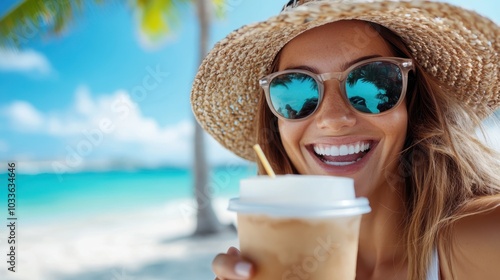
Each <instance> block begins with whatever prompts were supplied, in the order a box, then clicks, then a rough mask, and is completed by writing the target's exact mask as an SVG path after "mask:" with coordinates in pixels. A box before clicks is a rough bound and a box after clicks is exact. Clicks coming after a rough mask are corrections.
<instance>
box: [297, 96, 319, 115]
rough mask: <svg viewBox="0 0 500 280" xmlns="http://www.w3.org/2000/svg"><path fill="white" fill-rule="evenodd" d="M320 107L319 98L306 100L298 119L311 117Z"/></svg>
mask: <svg viewBox="0 0 500 280" xmlns="http://www.w3.org/2000/svg"><path fill="white" fill-rule="evenodd" d="M317 105H318V98H317V97H312V98H308V99H306V101H305V102H304V105H302V108H301V109H300V111H299V113H298V114H297V117H296V118H297V119H300V118H304V117H307V116H309V115H310V114H311V113H312V112H313V111H314V110H315V109H316V106H317Z"/></svg>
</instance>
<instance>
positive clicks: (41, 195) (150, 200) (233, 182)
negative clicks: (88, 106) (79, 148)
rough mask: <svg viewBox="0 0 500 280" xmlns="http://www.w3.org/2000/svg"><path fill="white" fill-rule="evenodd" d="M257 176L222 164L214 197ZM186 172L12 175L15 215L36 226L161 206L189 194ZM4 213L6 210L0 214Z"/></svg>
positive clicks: (2, 205)
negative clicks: (13, 177) (247, 178)
mask: <svg viewBox="0 0 500 280" xmlns="http://www.w3.org/2000/svg"><path fill="white" fill-rule="evenodd" d="M255 174H256V169H255V167H254V166H222V167H217V168H213V169H212V170H211V172H210V175H209V181H210V192H211V194H212V197H213V198H218V197H232V196H236V195H237V193H238V184H239V180H240V179H242V178H245V177H250V176H253V175H255ZM192 176H193V173H192V170H190V169H179V168H162V169H153V170H151V169H144V170H135V171H106V172H81V173H71V174H70V173H68V174H62V175H58V174H51V173H45V174H36V175H28V174H16V216H17V217H18V218H19V219H20V220H22V221H23V222H28V223H37V222H47V221H58V220H61V219H65V218H69V219H75V218H85V217H90V216H95V215H102V214H116V213H120V212H124V211H133V210H135V209H143V208H147V207H155V206H160V207H161V206H163V205H166V204H168V203H173V202H175V201H176V200H179V199H188V198H192V197H194V196H193V177H192ZM7 179H8V178H7V174H6V173H2V174H0V182H4V185H5V187H1V188H0V190H1V191H0V212H4V213H5V214H4V215H1V216H6V212H7V188H6V187H7V183H8V181H7ZM2 210H5V211H2Z"/></svg>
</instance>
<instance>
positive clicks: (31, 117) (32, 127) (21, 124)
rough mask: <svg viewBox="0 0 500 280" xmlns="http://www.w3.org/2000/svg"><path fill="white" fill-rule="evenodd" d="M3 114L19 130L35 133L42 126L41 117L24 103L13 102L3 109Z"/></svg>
mask: <svg viewBox="0 0 500 280" xmlns="http://www.w3.org/2000/svg"><path fill="white" fill-rule="evenodd" d="M4 114H5V115H6V116H7V117H8V118H10V119H11V121H12V123H13V125H14V127H16V128H18V129H20V130H29V131H36V130H39V129H40V128H41V127H42V125H43V122H44V120H43V116H42V114H41V113H40V112H38V111H37V110H36V109H35V107H33V106H32V105H31V104H30V103H28V102H25V101H15V102H14V103H12V104H11V105H10V106H8V107H7V108H5V110H4Z"/></svg>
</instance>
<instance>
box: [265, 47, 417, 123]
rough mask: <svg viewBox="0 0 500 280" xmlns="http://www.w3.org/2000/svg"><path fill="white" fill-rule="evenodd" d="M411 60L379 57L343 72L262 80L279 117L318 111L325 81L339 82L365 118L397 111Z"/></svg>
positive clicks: (296, 117)
mask: <svg viewBox="0 0 500 280" xmlns="http://www.w3.org/2000/svg"><path fill="white" fill-rule="evenodd" d="M410 70H412V71H413V72H415V66H414V63H413V61H412V60H411V59H409V58H400V57H377V58H371V59H367V60H363V61H360V62H357V63H355V64H353V65H352V66H350V67H349V68H348V69H347V70H345V71H343V72H332V73H324V74H316V73H313V72H310V71H307V70H302V69H290V70H285V71H280V72H275V73H272V74H270V75H267V76H265V77H263V78H262V79H260V80H259V83H260V86H261V87H262V88H263V89H264V92H265V95H266V100H267V104H268V105H269V108H270V109H271V111H272V112H273V114H274V115H276V116H277V117H278V118H282V119H285V120H304V119H306V118H307V117H310V116H312V115H313V114H314V112H316V110H317V109H318V107H319V105H320V104H321V101H322V100H323V96H324V84H323V83H324V82H325V81H328V80H332V79H336V80H338V81H339V86H340V92H341V95H342V97H343V98H344V100H345V101H346V104H349V105H350V106H351V107H352V108H353V109H354V110H355V111H357V112H359V113H362V114H366V115H378V114H383V113H387V112H389V111H391V109H394V108H396V107H397V106H398V105H399V104H400V103H401V102H402V100H403V99H404V97H405V94H406V89H407V86H408V72H409V71H410Z"/></svg>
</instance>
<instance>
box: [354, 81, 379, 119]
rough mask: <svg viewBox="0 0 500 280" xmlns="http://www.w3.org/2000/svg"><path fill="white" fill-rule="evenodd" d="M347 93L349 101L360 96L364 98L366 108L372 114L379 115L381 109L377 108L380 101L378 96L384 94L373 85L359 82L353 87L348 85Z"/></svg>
mask: <svg viewBox="0 0 500 280" xmlns="http://www.w3.org/2000/svg"><path fill="white" fill-rule="evenodd" d="M346 91H347V99H349V98H352V97H354V96H359V97H361V98H363V99H364V100H365V102H366V107H368V109H369V110H370V111H371V112H374V113H379V109H378V108H377V106H378V104H379V102H380V99H378V98H377V97H376V96H377V94H379V93H384V94H385V92H383V91H382V90H379V89H378V88H377V87H376V86H375V85H374V84H373V83H369V82H364V81H358V82H357V83H355V84H354V85H353V86H350V85H349V84H346Z"/></svg>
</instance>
